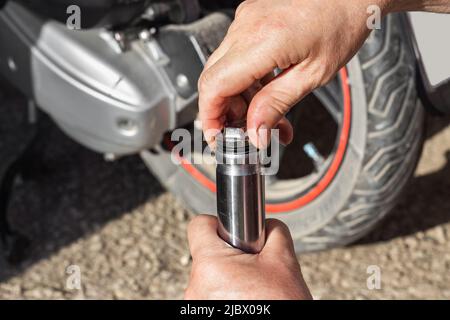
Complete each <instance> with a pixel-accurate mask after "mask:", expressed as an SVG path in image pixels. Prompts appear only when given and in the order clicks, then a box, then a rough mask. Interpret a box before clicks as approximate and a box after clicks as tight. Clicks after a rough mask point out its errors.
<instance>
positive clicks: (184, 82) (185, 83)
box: [177, 73, 190, 90]
mask: <svg viewBox="0 0 450 320" xmlns="http://www.w3.org/2000/svg"><path fill="white" fill-rule="evenodd" d="M189 85H190V84H189V79H188V77H186V75H184V74H182V73H181V74H179V75H178V76H177V86H178V88H180V89H183V90H187V89H189Z"/></svg>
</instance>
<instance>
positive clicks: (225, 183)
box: [216, 127, 265, 253]
mask: <svg viewBox="0 0 450 320" xmlns="http://www.w3.org/2000/svg"><path fill="white" fill-rule="evenodd" d="M216 142H217V147H216V160H217V168H216V173H217V213H218V218H219V230H218V233H219V235H220V236H221V237H222V239H224V240H225V241H226V242H228V243H229V244H230V245H231V246H233V247H235V248H238V249H240V250H242V251H245V252H248V253H258V252H260V251H261V250H262V248H263V247H264V244H265V211H264V206H265V204H264V202H265V201H264V176H263V175H262V174H261V164H260V159H259V155H258V150H257V149H256V148H255V147H253V146H252V145H251V143H250V142H249V140H248V135H247V134H246V132H245V131H244V130H243V129H242V128H237V127H226V128H225V129H224V130H223V131H222V133H221V134H219V135H218V136H217V139H216Z"/></svg>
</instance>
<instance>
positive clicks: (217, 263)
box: [185, 216, 311, 300]
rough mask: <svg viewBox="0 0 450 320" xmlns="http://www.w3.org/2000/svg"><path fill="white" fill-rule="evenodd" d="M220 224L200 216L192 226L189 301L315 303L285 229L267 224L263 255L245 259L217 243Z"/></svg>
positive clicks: (253, 255) (284, 226) (190, 235)
mask: <svg viewBox="0 0 450 320" xmlns="http://www.w3.org/2000/svg"><path fill="white" fill-rule="evenodd" d="M217 223H218V222H217V218H215V217H212V216H197V217H195V218H194V219H193V220H192V221H191V223H190V224H189V228H188V238H189V247H190V250H191V254H192V271H191V278H190V281H189V286H188V288H187V290H186V292H185V298H186V299H188V300H203V299H214V300H242V299H250V300H261V299H262V300H279V299H282V300H286V299H288V300H292V299H296V300H305V299H311V294H310V293H309V290H308V287H307V286H306V284H305V281H304V280H303V277H302V273H301V270H300V265H299V263H298V261H297V258H296V256H295V251H294V244H293V242H292V238H291V235H290V233H289V230H288V228H287V227H286V225H285V224H283V223H282V222H280V221H278V220H267V242H266V245H265V247H264V249H263V251H262V252H261V253H259V254H246V253H243V252H242V251H240V250H238V249H234V248H232V247H231V246H229V245H228V244H227V243H225V242H224V241H223V240H222V239H221V238H219V236H218V235H217Z"/></svg>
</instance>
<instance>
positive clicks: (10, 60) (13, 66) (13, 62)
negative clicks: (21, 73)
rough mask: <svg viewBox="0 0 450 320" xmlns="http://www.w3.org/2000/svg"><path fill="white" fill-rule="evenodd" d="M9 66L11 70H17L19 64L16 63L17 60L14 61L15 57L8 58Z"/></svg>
mask: <svg viewBox="0 0 450 320" xmlns="http://www.w3.org/2000/svg"><path fill="white" fill-rule="evenodd" d="M8 67H9V70H11V71H13V72H16V71H17V65H16V62H15V61H14V59H13V58H11V57H10V58H8Z"/></svg>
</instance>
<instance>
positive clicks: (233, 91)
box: [199, 46, 276, 131]
mask: <svg viewBox="0 0 450 320" xmlns="http://www.w3.org/2000/svg"><path fill="white" fill-rule="evenodd" d="M258 50H259V49H255V50H249V49H247V48H242V47H236V46H234V47H231V48H230V50H228V52H227V53H225V55H224V56H223V57H222V58H220V59H219V60H218V61H217V62H216V63H215V64H213V65H212V66H211V67H209V68H208V69H206V70H205V71H204V72H203V74H202V76H201V78H200V81H199V109H200V113H199V117H200V120H201V121H202V124H203V130H204V131H207V130H210V129H214V130H220V129H222V126H223V123H224V116H225V115H226V103H227V100H228V99H229V98H230V97H233V96H236V95H240V94H241V93H243V92H244V91H245V90H247V89H248V88H250V87H251V86H252V85H253V84H254V83H255V81H257V80H259V79H262V78H263V77H264V76H265V75H266V74H268V73H269V72H271V71H272V70H273V69H274V68H275V67H276V65H274V62H273V60H272V59H265V58H263V57H264V56H265V52H264V51H262V52H259V53H258ZM250 51H251V52H250Z"/></svg>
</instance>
